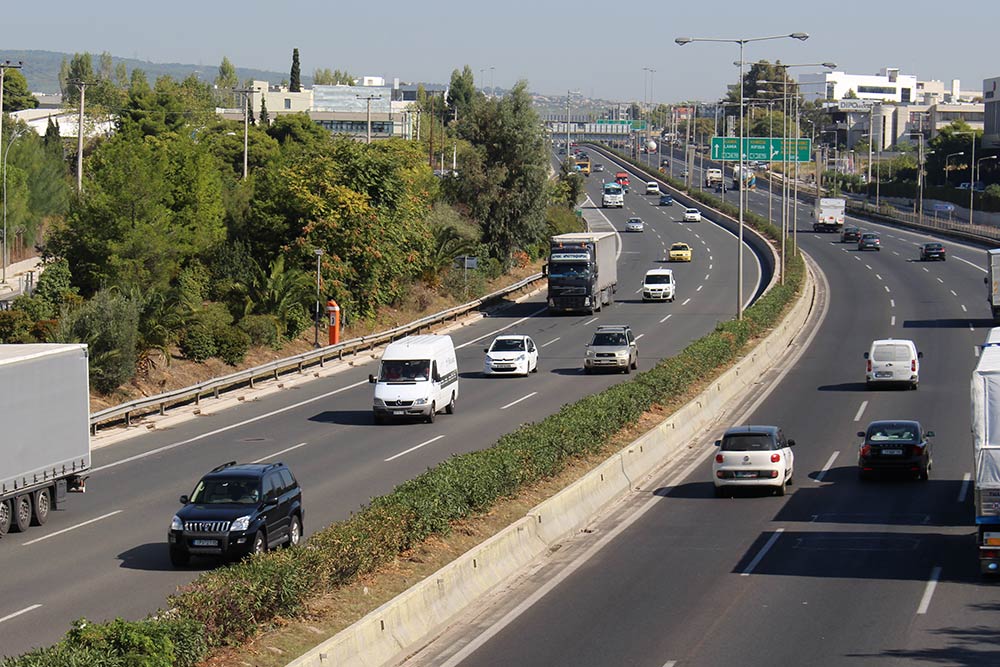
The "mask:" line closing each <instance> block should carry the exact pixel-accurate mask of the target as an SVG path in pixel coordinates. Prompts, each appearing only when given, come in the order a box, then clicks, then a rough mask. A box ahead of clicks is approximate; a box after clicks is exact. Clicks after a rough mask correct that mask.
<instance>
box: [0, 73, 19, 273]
mask: <svg viewBox="0 0 1000 667" xmlns="http://www.w3.org/2000/svg"><path fill="white" fill-rule="evenodd" d="M23 66H24V62H23V61H21V60H18V61H17V62H13V61H10V60H5V61H3V62H2V63H0V146H3V122H2V120H3V78H4V73H5V72H6V71H7V70H9V69H21V67H23ZM4 266H5V267H6V264H5V265H4Z"/></svg>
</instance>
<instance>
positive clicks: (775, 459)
mask: <svg viewBox="0 0 1000 667" xmlns="http://www.w3.org/2000/svg"><path fill="white" fill-rule="evenodd" d="M780 460H781V454H771V463H777V462H778V461H780Z"/></svg>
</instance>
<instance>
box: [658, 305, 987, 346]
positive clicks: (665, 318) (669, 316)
mask: <svg viewBox="0 0 1000 667" xmlns="http://www.w3.org/2000/svg"><path fill="white" fill-rule="evenodd" d="M673 316H674V314H673V313H670V314H669V315H667V316H666V317H664V318H663V319H662V320H660V324H663V323H664V322H666V321H667V320H669V319H670V318H671V317H673ZM976 349H977V350H978V349H979V348H978V347H977V348H976Z"/></svg>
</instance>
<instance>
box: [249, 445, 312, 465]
mask: <svg viewBox="0 0 1000 667" xmlns="http://www.w3.org/2000/svg"><path fill="white" fill-rule="evenodd" d="M308 444H309V443H308V442H300V443H299V444H297V445H292V446H291V447H286V448H285V449H282V450H281V451H280V452H275V453H274V454H269V455H267V456H265V457H264V458H261V459H257V460H256V461H251V462H250V463H263V462H264V461H266V460H268V459H273V458H277V457H279V456H281V455H282V454H285V453H287V452H290V451H292V450H293V449H298V448H299V447H305V446H306V445H308Z"/></svg>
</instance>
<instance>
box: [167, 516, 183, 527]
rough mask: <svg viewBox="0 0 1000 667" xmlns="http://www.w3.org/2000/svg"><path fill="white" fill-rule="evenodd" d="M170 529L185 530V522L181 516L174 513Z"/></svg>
mask: <svg viewBox="0 0 1000 667" xmlns="http://www.w3.org/2000/svg"><path fill="white" fill-rule="evenodd" d="M170 530H184V522H183V521H181V518H180V517H179V516H177V515H176V514H175V515H174V518H173V519H171V520H170Z"/></svg>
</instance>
